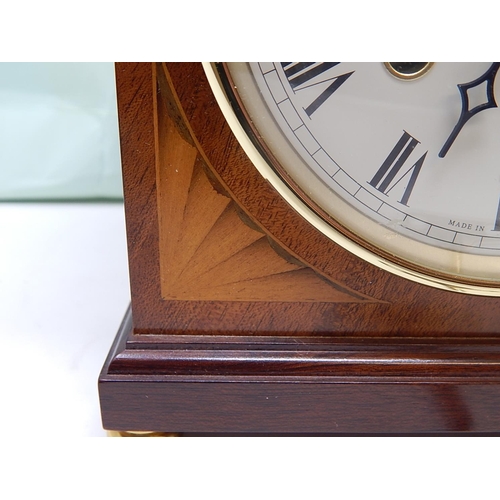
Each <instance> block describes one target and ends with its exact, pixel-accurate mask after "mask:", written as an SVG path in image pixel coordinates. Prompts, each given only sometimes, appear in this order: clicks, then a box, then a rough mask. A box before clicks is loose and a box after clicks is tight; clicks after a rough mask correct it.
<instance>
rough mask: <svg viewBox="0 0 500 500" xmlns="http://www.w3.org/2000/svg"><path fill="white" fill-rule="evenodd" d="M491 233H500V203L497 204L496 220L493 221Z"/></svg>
mask: <svg viewBox="0 0 500 500" xmlns="http://www.w3.org/2000/svg"><path fill="white" fill-rule="evenodd" d="M493 231H500V201H499V202H498V209H497V218H496V220H495V227H494V229H493Z"/></svg>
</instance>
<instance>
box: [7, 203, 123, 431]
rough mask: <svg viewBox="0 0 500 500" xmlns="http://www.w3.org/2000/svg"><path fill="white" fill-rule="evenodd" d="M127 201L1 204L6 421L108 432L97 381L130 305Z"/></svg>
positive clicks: (32, 427)
mask: <svg viewBox="0 0 500 500" xmlns="http://www.w3.org/2000/svg"><path fill="white" fill-rule="evenodd" d="M129 297H130V295H129V283H128V270H127V252H126V238H125V225H124V214H123V205H122V204H121V203H98V204H96V203H60V204H59V203H3V204H2V203H0V346H1V349H2V351H1V352H2V361H1V363H0V380H2V386H1V393H2V401H3V409H2V411H0V428H1V429H9V433H14V434H18V435H23V434H24V433H26V432H28V433H30V432H34V433H37V434H38V433H40V432H42V433H43V434H45V435H58V436H60V435H66V436H72V437H79V436H104V435H105V432H104V431H103V429H102V427H101V420H100V410H99V400H98V394H97V379H98V375H99V372H100V370H101V367H102V365H103V363H104V360H105V357H106V355H107V353H108V350H109V348H110V346H111V343H112V341H113V339H114V337H115V334H116V332H117V330H118V327H119V325H120V322H121V320H122V318H123V315H124V313H125V311H126V308H127V306H128V303H129V300H130V298H129Z"/></svg>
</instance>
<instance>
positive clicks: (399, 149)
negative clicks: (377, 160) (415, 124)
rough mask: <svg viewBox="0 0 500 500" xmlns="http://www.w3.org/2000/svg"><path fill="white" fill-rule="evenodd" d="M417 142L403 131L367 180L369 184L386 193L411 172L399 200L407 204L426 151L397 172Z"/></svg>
mask: <svg viewBox="0 0 500 500" xmlns="http://www.w3.org/2000/svg"><path fill="white" fill-rule="evenodd" d="M417 144H420V142H419V141H417V139H415V138H414V137H412V136H411V135H410V134H409V133H408V132H406V131H403V135H402V136H401V138H400V139H399V141H398V142H397V144H396V145H395V146H394V148H393V149H392V151H391V152H390V153H389V156H388V157H387V158H386V159H385V161H384V163H382V165H381V167H380V168H379V169H378V170H377V172H376V174H375V175H374V176H373V179H372V180H371V181H370V182H369V184H370V185H371V186H373V187H374V188H376V189H378V190H379V191H380V192H381V193H384V194H388V193H389V192H390V191H391V190H392V189H393V188H394V187H395V186H396V185H397V184H399V183H400V182H401V181H402V180H403V179H404V178H406V177H407V176H408V174H410V172H411V174H410V178H409V181H408V184H407V185H406V187H405V190H404V192H403V196H402V197H401V200H400V201H399V202H400V203H402V204H403V205H406V206H408V200H409V199H410V196H411V193H412V191H413V188H414V187H415V183H416V182H417V178H418V174H419V173H420V170H421V168H422V165H423V164H424V161H425V157H426V156H427V151H426V152H425V153H424V154H423V155H422V156H421V157H420V158H419V159H418V160H417V161H416V162H415V163H414V164H413V165H412V166H411V167H410V168H408V169H407V170H406V171H403V172H402V173H401V175H399V174H400V171H401V170H402V169H403V167H404V165H405V163H406V161H407V160H408V157H409V156H410V154H411V153H412V151H413V150H414V149H415V147H416V146H417Z"/></svg>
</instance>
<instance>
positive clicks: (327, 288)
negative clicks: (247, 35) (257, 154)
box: [99, 64, 500, 434]
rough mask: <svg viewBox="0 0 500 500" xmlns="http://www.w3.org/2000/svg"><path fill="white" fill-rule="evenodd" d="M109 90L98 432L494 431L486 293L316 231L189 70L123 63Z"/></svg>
mask: <svg viewBox="0 0 500 500" xmlns="http://www.w3.org/2000/svg"><path fill="white" fill-rule="evenodd" d="M117 88H118V102H119V116H120V134H121V145H122V157H123V169H124V188H125V208H126V217H127V233H128V244H129V260H130V276H131V291H132V305H131V311H129V312H128V313H127V316H126V318H125V320H124V322H123V324H122V327H121V329H120V331H119V333H118V336H117V338H116V340H115V344H114V345H113V347H112V349H111V351H110V354H109V356H108V359H107V360H106V363H105V365H104V368H103V371H102V373H101V376H100V379H99V392H100V401H101V410H102V417H103V425H104V427H105V428H107V429H111V430H117V431H120V430H121V431H157V432H174V433H175V432H180V433H274V434H276V433H321V434H331V433H333V434H337V433H340V434H357V433H369V434H374V433H383V434H390V433H399V434H414V433H421V434H430V433H488V434H491V433H499V432H500V334H499V333H498V332H499V331H500V308H499V305H498V299H494V298H491V297H470V296H463V295H459V294H456V293H452V292H446V291H443V290H433V289H429V288H428V287H426V286H424V285H419V284H417V283H411V282H408V281H407V280H404V279H402V278H398V277H395V276H392V275H389V273H386V272H385V271H382V270H380V269H377V268H375V267H374V266H372V265H371V264H367V263H365V262H363V261H362V260H361V259H359V258H357V257H355V256H352V255H350V254H349V253H348V252H346V251H345V250H343V249H341V248H340V247H337V246H336V245H335V244H333V243H332V242H329V241H327V239H326V238H325V237H324V236H323V235H321V234H318V232H317V231H315V230H314V228H311V227H310V226H309V225H308V224H307V223H306V222H305V221H303V220H302V219H301V218H300V216H298V215H297V214H296V213H295V212H294V211H293V210H292V209H290V207H288V206H287V204H286V203H285V202H284V201H283V200H281V199H280V198H279V197H278V196H277V194H276V193H275V192H274V191H273V189H272V188H271V187H270V186H269V185H268V184H267V182H266V181H265V180H264V179H262V178H261V177H260V176H259V175H258V174H257V173H256V172H255V171H254V170H252V166H251V164H250V162H249V161H248V159H247V158H246V156H245V155H244V153H243V152H242V150H241V148H239V146H238V144H237V142H236V141H235V139H234V137H233V136H232V134H231V132H230V131H229V128H228V127H227V124H225V122H224V120H223V117H222V115H221V114H220V111H219V110H218V107H217V105H216V103H215V101H214V99H213V96H212V95H211V93H210V89H209V87H208V85H207V83H206V80H205V78H204V74H203V71H202V69H201V67H200V66H199V65H194V64H174V65H165V64H162V65H150V64H136V65H134V64H118V65H117Z"/></svg>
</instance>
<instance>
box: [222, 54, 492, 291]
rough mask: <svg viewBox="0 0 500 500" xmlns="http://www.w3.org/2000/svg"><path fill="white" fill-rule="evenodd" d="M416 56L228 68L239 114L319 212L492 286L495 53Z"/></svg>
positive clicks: (423, 267) (440, 271)
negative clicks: (465, 58) (486, 56)
mask: <svg viewBox="0 0 500 500" xmlns="http://www.w3.org/2000/svg"><path fill="white" fill-rule="evenodd" d="M419 64H420V63H230V64H228V65H227V68H228V72H229V78H230V80H231V81H232V82H233V83H234V87H235V93H236V96H237V97H236V99H237V100H238V101H239V103H240V106H242V108H243V109H244V114H246V115H247V120H248V123H246V125H245V126H246V127H247V128H252V129H253V131H254V136H258V137H260V138H261V139H260V141H261V144H262V147H263V148H264V149H265V150H267V151H268V152H269V153H270V154H269V155H268V156H269V157H272V158H273V162H274V164H273V168H274V169H275V170H276V171H277V172H278V173H279V174H280V176H281V177H282V178H283V179H284V181H285V182H286V183H287V185H288V186H290V190H291V191H292V193H295V194H296V196H297V197H298V198H299V199H305V203H306V205H308V206H309V207H310V208H311V207H312V209H313V210H315V211H316V212H317V213H320V214H326V215H327V216H326V217H323V219H325V220H326V221H327V222H328V221H329V220H330V218H331V220H334V221H336V223H337V224H334V226H335V227H337V229H338V227H341V228H345V234H347V235H348V237H350V238H351V239H354V240H356V241H357V242H358V243H359V242H361V243H360V244H361V246H365V247H366V248H370V249H371V250H373V251H374V252H375V253H377V252H379V253H380V254H381V255H383V256H384V257H387V258H389V260H390V259H391V258H394V260H395V261H397V262H398V263H401V262H406V263H407V265H408V266H409V268H413V269H417V270H418V272H421V271H423V272H424V274H425V273H429V275H434V276H437V275H444V276H446V277H448V278H450V279H451V280H457V281H464V282H469V281H472V282H473V281H477V282H478V283H482V284H486V286H490V285H491V286H493V287H496V286H499V283H500V215H499V213H500V210H499V206H500V110H499V109H497V108H496V102H495V92H496V94H497V95H500V94H499V92H500V90H497V87H498V86H499V85H500V78H499V79H498V80H499V82H498V83H497V82H496V80H497V79H496V71H497V69H498V65H497V64H496V63H427V64H420V65H419ZM412 65H413V66H412ZM418 65H419V66H418ZM407 70H408V71H407ZM254 140H255V138H254ZM320 226H321V227H320V228H322V227H324V226H323V225H320ZM324 232H326V233H327V234H329V235H330V234H331V233H330V232H329V231H324ZM391 256H392V257H391Z"/></svg>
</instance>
